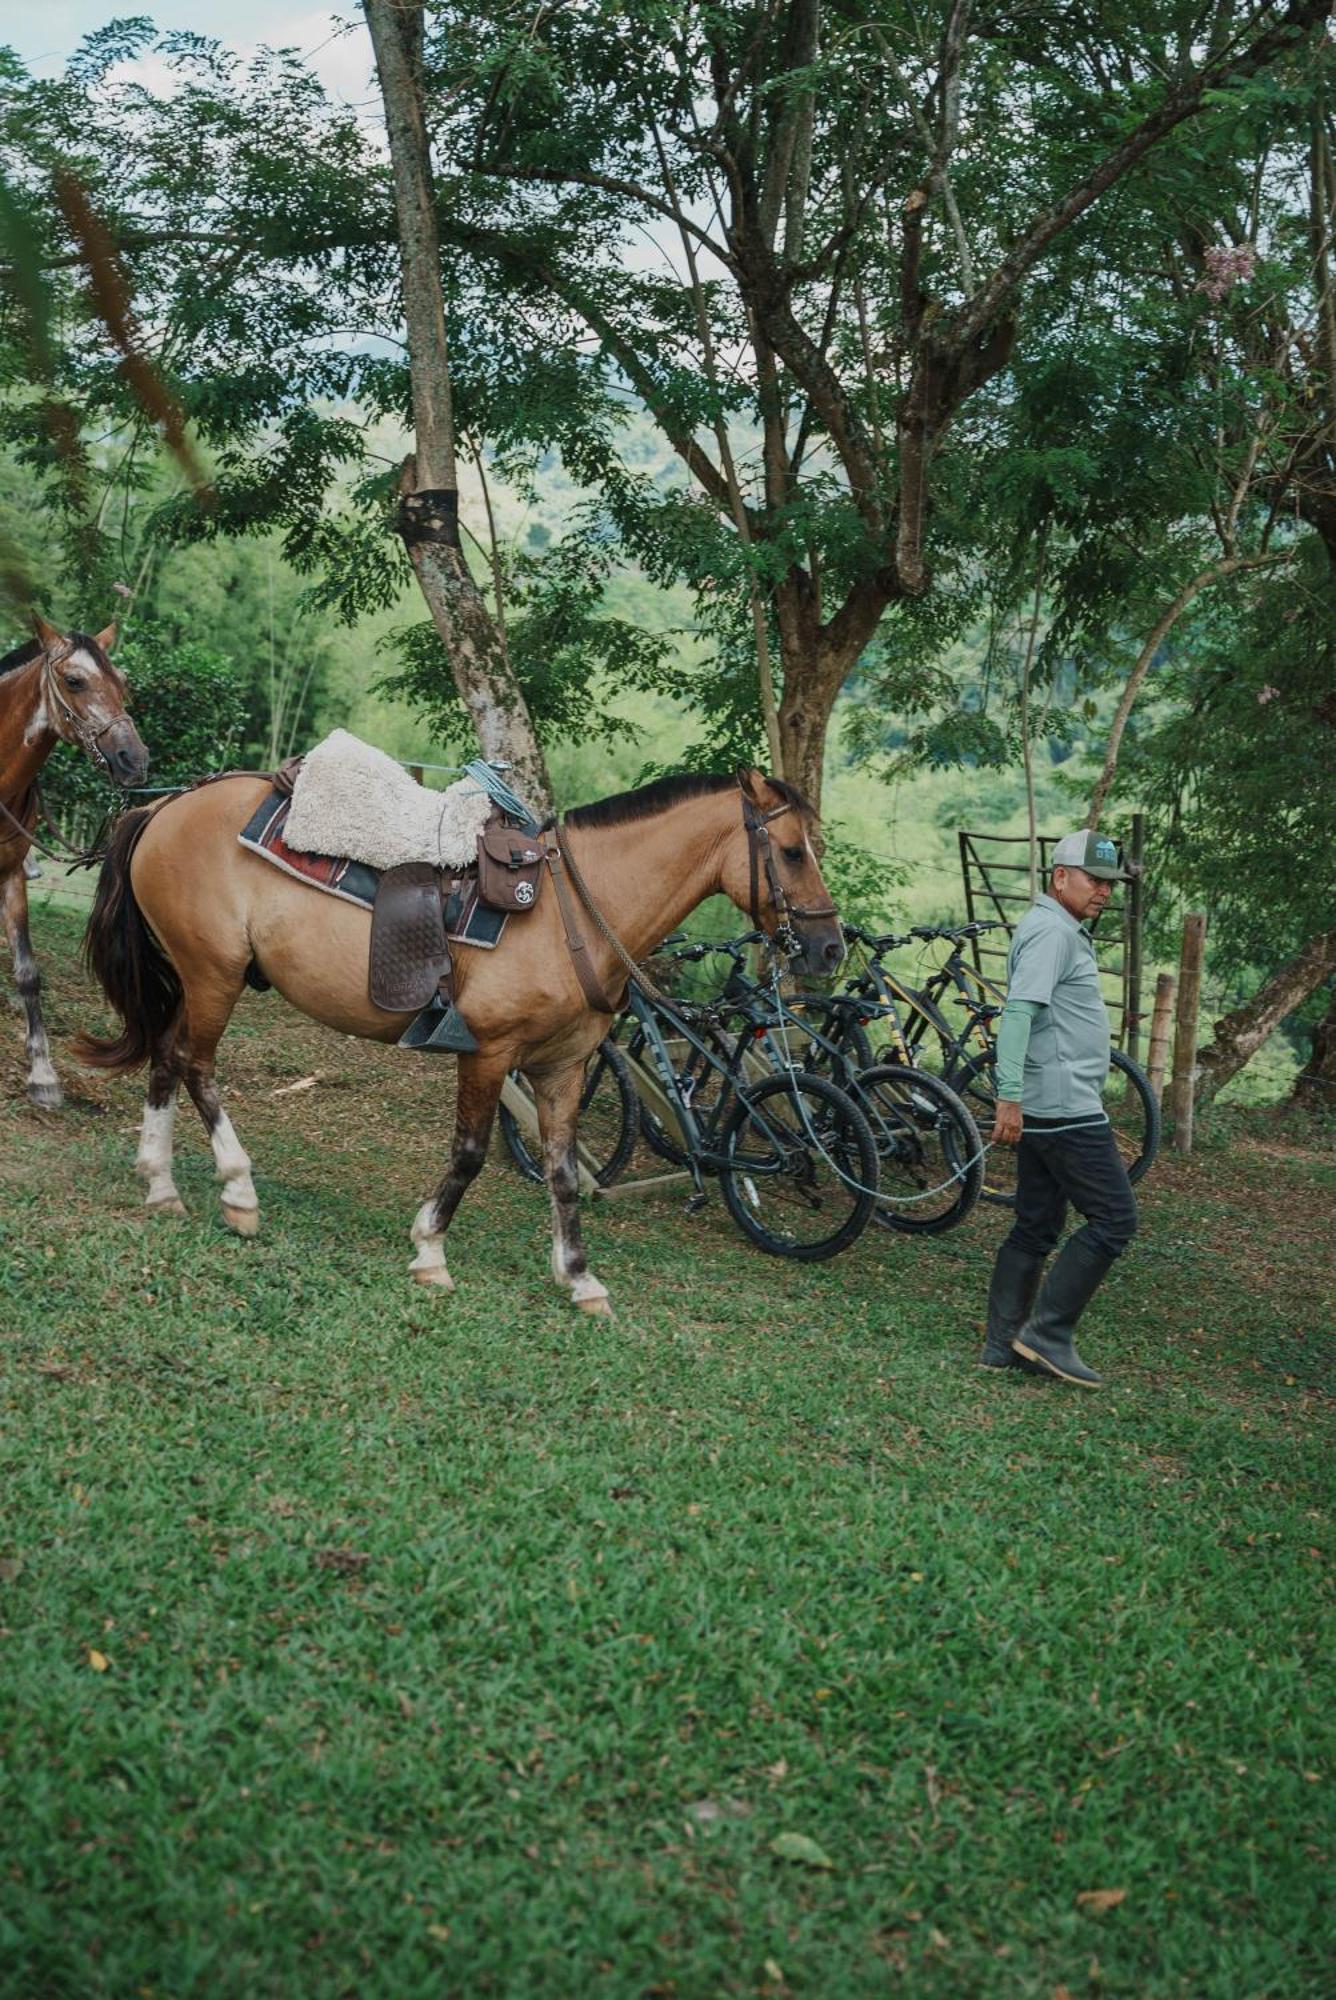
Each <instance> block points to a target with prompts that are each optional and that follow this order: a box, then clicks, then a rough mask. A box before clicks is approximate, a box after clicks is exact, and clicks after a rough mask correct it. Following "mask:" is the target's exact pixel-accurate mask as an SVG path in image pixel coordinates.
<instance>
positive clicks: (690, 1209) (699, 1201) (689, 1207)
mask: <svg viewBox="0 0 1336 2000" xmlns="http://www.w3.org/2000/svg"><path fill="white" fill-rule="evenodd" d="M709 1199H710V1197H709V1195H708V1194H706V1193H705V1192H704V1190H703V1189H702V1190H700V1191H699V1192H698V1193H696V1194H689V1195H688V1196H687V1198H686V1200H685V1202H684V1203H683V1204H682V1213H683V1215H699V1214H700V1212H701V1210H702V1209H703V1208H704V1206H705V1204H706V1202H707V1201H708V1200H709Z"/></svg>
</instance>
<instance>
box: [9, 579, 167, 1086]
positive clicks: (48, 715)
mask: <svg viewBox="0 0 1336 2000" xmlns="http://www.w3.org/2000/svg"><path fill="white" fill-rule="evenodd" d="M33 624H34V629H35V631H36V633H37V636H36V638H35V639H31V640H30V641H29V642H28V644H27V645H26V646H19V647H17V648H16V649H15V651H14V652H12V653H7V654H6V655H5V657H4V658H3V659H0V908H2V909H3V911H4V920H5V935H6V936H7V937H8V939H9V949H10V952H11V954H12V956H13V961H14V984H15V985H16V986H17V987H18V990H19V994H20V996H21V997H22V1000H23V1005H24V1009H25V1011H26V1013H27V1017H28V1096H29V1097H30V1098H31V1099H32V1102H33V1103H34V1104H40V1105H42V1106H43V1108H44V1109H47V1110H54V1109H55V1108H56V1107H57V1106H58V1105H59V1104H60V1103H61V1102H62V1099H61V1091H60V1083H59V1080H58V1079H57V1076H56V1072H55V1070H54V1069H53V1068H52V1066H51V1050H50V1047H49V1045H48V1043H47V1039H46V1027H45V1025H44V1023H43V1021H42V982H41V979H40V978H39V977H38V972H37V961H36V960H35V959H34V957H33V952H32V941H31V939H30V937H29V935H28V884H27V880H26V878H25V876H24V872H23V863H24V861H25V860H26V858H27V855H28V850H29V848H30V847H31V846H32V839H31V834H32V832H33V829H34V828H35V827H36V824H37V819H38V793H37V773H38V772H39V771H40V770H41V768H42V766H43V764H45V762H46V760H47V758H48V757H49V756H50V755H51V752H52V751H53V750H54V749H55V747H56V744H57V743H58V742H64V743H77V744H79V745H80V746H81V747H82V748H83V749H84V750H86V751H87V753H88V755H89V756H90V757H91V758H92V759H93V761H94V763H96V764H102V765H105V767H106V768H107V770H108V771H110V773H111V775H112V777H113V778H115V779H116V780H117V782H118V783H119V784H122V785H137V784H139V783H141V781H142V780H143V778H144V775H145V773H146V772H147V770H148V752H147V750H146V749H145V748H144V746H143V744H142V743H141V742H140V740H139V736H138V732H137V731H136V729H135V726H134V724H133V722H131V720H130V718H129V716H128V715H127V714H126V713H125V696H126V686H125V676H124V674H122V673H120V672H118V670H117V669H116V668H115V667H113V666H112V664H111V661H110V660H109V659H108V658H107V655H108V653H109V652H110V650H111V648H112V646H113V645H114V643H115V640H116V627H115V626H114V625H108V627H107V629H106V631H105V632H99V633H98V635H97V637H96V638H95V639H89V638H87V637H86V636H85V635H84V634H83V633H82V632H71V633H69V634H65V633H61V632H57V631H56V629H55V627H54V626H52V625H48V624H47V622H46V620H45V619H44V618H37V619H34V621H33Z"/></svg>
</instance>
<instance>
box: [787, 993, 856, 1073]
mask: <svg viewBox="0 0 1336 2000" xmlns="http://www.w3.org/2000/svg"><path fill="white" fill-rule="evenodd" d="M789 1012H790V1013H791V1014H792V1015H793V1016H794V1017H795V1024H796V1027H797V1028H798V1029H804V1028H806V1029H810V1030H811V1032H812V1034H813V1035H819V1036H820V1038H821V1039H820V1040H819V1041H809V1040H808V1039H807V1037H806V1036H804V1037H803V1045H802V1047H801V1049H798V1050H795V1054H796V1055H797V1056H798V1058H799V1060H800V1061H801V1062H802V1066H803V1068H804V1069H806V1070H810V1071H811V1073H812V1074H813V1075H814V1076H828V1077H829V1078H830V1079H831V1081H832V1082H833V1083H838V1084H839V1085H840V1087H841V1089H847V1088H848V1078H849V1077H850V1076H856V1075H857V1074H858V1072H859V1070H863V1069H871V1067H872V1065H873V1063H874V1062H875V1061H876V1058H875V1056H874V1055H873V1053H872V1044H871V1042H870V1041H869V1040H868V1036H867V1030H866V1028H864V1026H863V1025H862V1023H861V1021H859V1019H858V1018H857V1016H856V1014H855V1013H854V1010H853V1008H852V1007H851V1006H850V1005H849V1004H848V1003H847V1002H844V1001H841V1000H837V999H831V998H827V997H826V996H825V995H824V994H818V993H804V994H802V995H801V996H800V997H799V998H798V999H796V1000H793V1001H791V1002H790V1003H789ZM793 1039H794V1040H795V1041H796V1040H797V1039H798V1037H797V1035H796V1034H795V1035H794V1037H793ZM827 1044H828V1045H829V1046H827Z"/></svg>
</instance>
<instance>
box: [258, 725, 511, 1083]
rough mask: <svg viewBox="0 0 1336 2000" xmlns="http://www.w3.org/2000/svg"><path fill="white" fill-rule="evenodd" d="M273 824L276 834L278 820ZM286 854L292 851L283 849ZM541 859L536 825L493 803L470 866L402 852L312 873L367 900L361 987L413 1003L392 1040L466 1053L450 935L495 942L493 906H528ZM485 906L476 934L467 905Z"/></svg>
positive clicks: (283, 785)
mask: <svg viewBox="0 0 1336 2000" xmlns="http://www.w3.org/2000/svg"><path fill="white" fill-rule="evenodd" d="M301 763H302V760H301V758H300V757H293V758H290V759H289V760H288V762H287V763H286V764H284V765H282V766H281V767H280V768H279V770H278V771H276V772H275V773H274V777H273V788H274V793H276V794H277V795H278V797H279V798H280V799H281V800H283V801H285V802H287V801H290V799H291V796H292V789H293V786H294V784H295V782H296V778H297V774H298V772H299V771H300V769H301ZM256 817H257V819H258V818H259V817H260V815H257V816H256ZM284 817H286V814H284ZM274 834H276V835H277V836H278V839H279V842H280V843H281V824H280V825H279V826H277V827H275V828H274ZM242 839H243V841H244V842H245V844H247V845H253V846H255V847H257V848H259V849H261V850H262V851H264V852H265V853H266V858H268V859H271V860H278V859H280V857H279V855H278V853H277V852H276V851H275V846H276V843H275V840H274V838H273V836H272V835H267V834H266V833H264V832H261V831H260V830H259V829H254V830H253V829H252V828H251V827H248V828H247V829H246V833H245V834H243V836H242ZM287 858H288V860H289V862H291V861H292V860H293V859H300V857H293V856H292V855H291V854H288V856H287ZM543 861H544V843H543V842H542V839H541V837H540V836H539V834H538V832H537V830H536V829H535V828H534V827H533V826H531V825H524V824H520V823H518V822H516V821H515V820H513V819H510V818H508V817H507V816H506V814H505V813H504V812H502V810H501V809H500V807H496V808H494V809H493V811H492V812H491V813H490V814H489V816H488V819H487V822H486V825H485V826H484V828H483V830H482V832H481V833H480V834H479V835H478V837H477V852H476V857H475V859H474V861H473V863H472V864H471V866H469V867H468V868H465V869H463V870H459V869H451V870H446V869H443V868H438V867H436V866H434V865H433V864H432V863H431V862H429V861H404V862H400V863H399V864H398V865H397V866H395V867H393V868H385V869H381V870H380V871H377V870H375V869H371V868H367V867H365V866H364V865H362V864H354V868H355V869H356V873H357V876H358V877H359V878H361V879H359V880H357V881H356V882H354V880H353V879H351V878H350V876H345V875H341V876H340V878H339V881H338V883H337V884H336V883H334V882H333V881H328V882H326V881H317V882H316V884H315V886H318V887H325V888H329V889H332V890H333V892H334V893H335V894H343V895H350V896H351V897H352V898H353V899H354V900H356V901H365V902H370V904H371V953H370V960H369V964H368V971H367V992H368V996H369V998H370V1000H371V1003H372V1005H373V1006H375V1007H380V1008H382V1009H384V1011H385V1012H386V1013H390V1014H404V1013H407V1012H409V1010H410V1009H412V1010H416V1014H417V1018H416V1019H415V1020H413V1021H411V1022H410V1023H409V1025H408V1027H407V1028H406V1029H405V1030H404V1033H403V1034H402V1035H401V1036H400V1038H399V1047H400V1048H408V1049H437V1050H447V1051H450V1052H453V1053H456V1054H467V1053H468V1052H469V1051H470V1050H472V1049H475V1048H476V1047H477V1046H478V1045H477V1042H476V1041H475V1039H474V1036H473V1034H472V1031H471V1030H470V1028H469V1026H468V1023H467V1022H466V1021H465V1020H464V1018H463V1016H462V1015H461V1014H460V1013H459V1011H458V1009H457V1008H456V1006H455V1004H454V976H455V974H454V960H453V959H452V957H451V955H450V940H451V938H452V937H453V938H455V939H458V940H460V941H464V942H470V943H473V942H477V943H480V944H484V945H495V944H496V942H497V941H498V939H499V936H500V931H501V929H502V928H503V927H504V924H503V923H502V924H500V925H498V924H497V923H496V915H499V916H500V917H501V918H502V919H503V920H504V918H506V917H510V916H518V915H523V914H524V913H526V912H527V911H529V910H532V909H534V908H536V906H537V903H538V898H539V893H540V891H541V888H542V867H543ZM306 872H307V871H306V870H303V873H306ZM308 879H309V876H308ZM368 891H370V893H368ZM478 905H480V906H481V912H477V910H476V906H478ZM488 911H490V912H493V913H496V915H494V916H493V918H492V923H491V926H490V931H491V934H490V936H489V935H486V934H485V929H486V926H485V919H484V934H483V935H478V934H477V929H476V925H475V922H474V919H475V914H481V913H482V912H488Z"/></svg>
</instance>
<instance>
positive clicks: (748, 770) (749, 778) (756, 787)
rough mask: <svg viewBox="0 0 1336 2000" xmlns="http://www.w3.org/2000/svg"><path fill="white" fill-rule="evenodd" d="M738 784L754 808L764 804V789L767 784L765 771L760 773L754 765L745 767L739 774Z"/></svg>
mask: <svg viewBox="0 0 1336 2000" xmlns="http://www.w3.org/2000/svg"><path fill="white" fill-rule="evenodd" d="M738 783H739V784H740V785H741V787H742V789H743V791H744V792H745V793H746V794H747V797H748V798H749V799H750V800H751V802H752V804H753V805H754V806H759V805H763V804H764V802H765V801H764V794H763V791H762V787H763V786H764V784H765V772H764V771H758V770H757V769H756V768H755V766H754V765H751V766H744V767H743V769H742V770H740V771H739V772H738Z"/></svg>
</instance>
